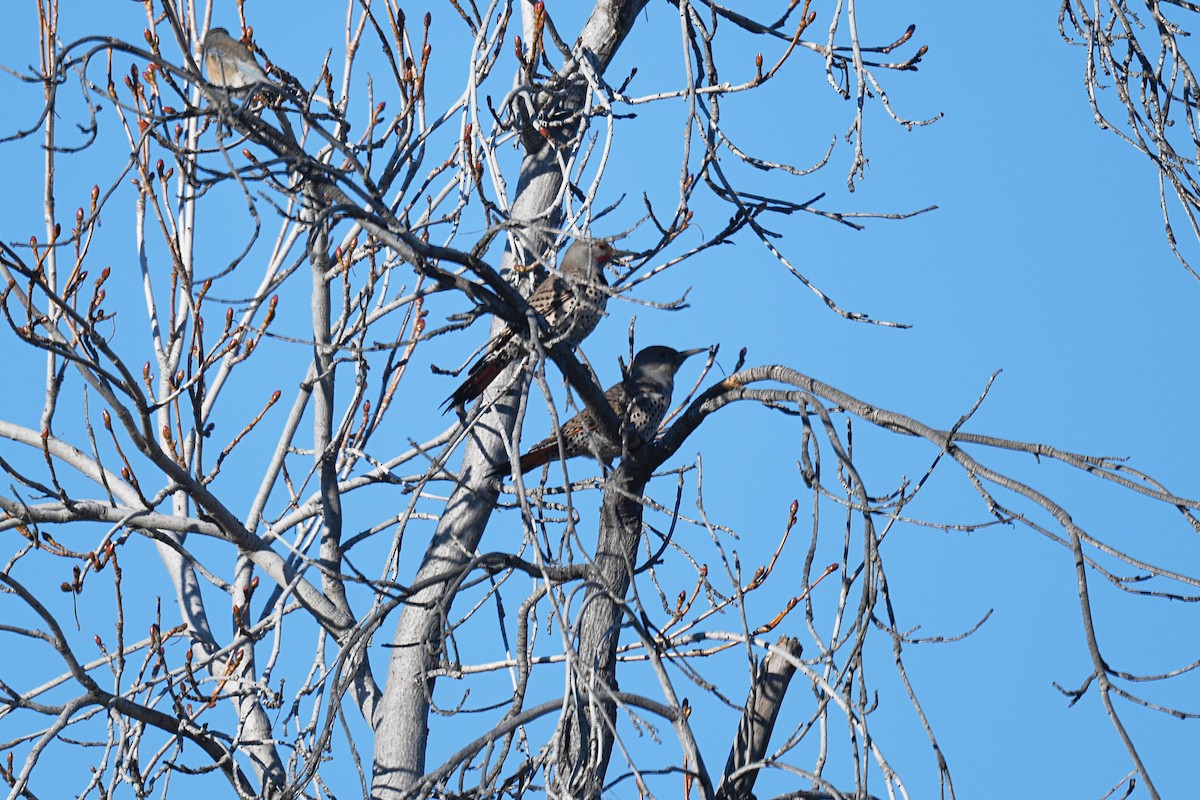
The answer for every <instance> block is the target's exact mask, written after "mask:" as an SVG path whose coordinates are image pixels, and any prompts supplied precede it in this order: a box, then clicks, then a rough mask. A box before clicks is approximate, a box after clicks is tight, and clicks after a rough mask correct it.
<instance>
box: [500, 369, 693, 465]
mask: <svg viewBox="0 0 1200 800" xmlns="http://www.w3.org/2000/svg"><path fill="white" fill-rule="evenodd" d="M705 350H706V348H703V347H700V348H697V349H695V350H684V351H682V352H680V351H678V350H672V349H671V348H670V347H663V346H661V345H654V346H652V347H647V348H644V349H642V350H640V351H638V354H637V355H636V356H634V357H633V364H631V365H630V367H629V374H628V376H627V377H626V378H625V380H623V381H621V382H620V383H618V384H616V385H615V386H613V387H611V388H610V389H609V390H608V391H607V392H605V393H604V398H605V399H606V400H607V401H608V405H609V406H610V407H611V408H612V410H613V413H614V414H616V415H617V419H619V420H621V421H622V423H623V424H624V425H625V426H627V427H629V428H631V429H632V430H633V432H635V433H636V434H637V435H638V437H640V438H641V440H642V441H643V442H650V441H653V440H654V436H655V434H657V433H658V426H659V425H660V424H661V423H662V421H663V417H665V416H666V415H667V409H668V408H670V406H671V394H672V392H674V391H675V373H676V372H678V371H679V367H680V366H682V365H683V362H684V361H686V360H687V359H688V358H689V357H691V356H694V355H696V353H703V352H704V351H705ZM562 443H563V446H564V447H565V448H566V453H565V454H564V456H563V457H564V458H574V457H575V456H585V455H596V456H599V458H600V460H601V461H604V462H605V463H612V460H613V459H614V458H617V457H618V456H619V455H621V440H620V439H616V440H615V441H614V440H613V439H612V438H610V437H609V436H608V435H607V434H606V433H605V432H604V430H603V429H602V428H601V427H600V426H599V425H598V424H597V423H596V419H595V417H593V416H592V412H591V411H589V410H588V409H586V408H585V409H584V410H583V411H580V412H579V413H578V414H576V415H575V416H573V417H571V418H570V419H569V420H567V421H566V422H564V423H563V425H562ZM633 444H634V445H635V446H636V444H637V442H633ZM558 458H559V451H558V437H557V436H547V437H546V438H545V439H543V440H542V441H540V442H538V443H537V444H535V445H534V446H533V447H531V448H530V449H529V452H527V453H525V454H524V455H522V456H521V460H520V467H521V472H522V473H526V472H529V471H530V470H531V469H537V468H538V467H540V466H542V465H543V464H548V463H549V462H551V461H554V460H556V459H558ZM511 471H512V464H511V463H510V462H508V461H505V462H504V463H503V464H500V465H498V466H497V467H496V469H495V470H493V472H492V474H493V475H504V474H507V473H509V472H511Z"/></svg>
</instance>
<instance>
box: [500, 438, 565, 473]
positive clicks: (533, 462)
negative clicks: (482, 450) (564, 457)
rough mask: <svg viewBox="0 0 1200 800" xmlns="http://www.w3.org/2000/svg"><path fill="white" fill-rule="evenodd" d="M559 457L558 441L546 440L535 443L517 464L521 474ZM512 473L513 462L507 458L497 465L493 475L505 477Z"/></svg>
mask: <svg viewBox="0 0 1200 800" xmlns="http://www.w3.org/2000/svg"><path fill="white" fill-rule="evenodd" d="M557 458H558V442H544V443H542V444H538V445H534V447H533V449H531V450H530V451H529V452H528V453H525V454H524V455H523V456H521V458H520V459H519V460H518V461H517V466H518V467H520V469H521V474H522V475H524V474H525V473H527V472H529V471H530V470H535V469H537V468H538V467H541V466H544V465H546V464H549V463H550V462H551V461H554V460H556V459H557ZM511 474H512V462H511V461H509V460H507V459H506V460H505V461H503V462H501V463H499V464H497V465H496V467H495V469H493V470H492V472H491V477H493V478H501V479H503V478H504V476H505V475H511Z"/></svg>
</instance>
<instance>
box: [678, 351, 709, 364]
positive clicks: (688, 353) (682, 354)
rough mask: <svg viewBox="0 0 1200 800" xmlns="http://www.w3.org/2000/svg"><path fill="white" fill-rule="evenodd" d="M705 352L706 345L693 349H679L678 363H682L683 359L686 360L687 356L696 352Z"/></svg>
mask: <svg viewBox="0 0 1200 800" xmlns="http://www.w3.org/2000/svg"><path fill="white" fill-rule="evenodd" d="M707 352H708V348H707V347H697V348H695V349H693V350H683V351H680V353H679V363H680V364H682V363H683V362H684V361H686V360H687V359H689V358H691V357H692V356H694V355H696V354H697V353H707Z"/></svg>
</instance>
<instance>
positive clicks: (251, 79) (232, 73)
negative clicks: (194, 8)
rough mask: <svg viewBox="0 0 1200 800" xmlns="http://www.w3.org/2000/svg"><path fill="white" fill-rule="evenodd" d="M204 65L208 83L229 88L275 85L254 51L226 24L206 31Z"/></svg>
mask: <svg viewBox="0 0 1200 800" xmlns="http://www.w3.org/2000/svg"><path fill="white" fill-rule="evenodd" d="M204 69H205V71H206V72H207V73H208V81H209V83H211V84H213V85H214V86H219V87H221V88H222V89H228V90H230V91H236V90H238V89H246V88H252V87H255V86H266V87H272V86H274V85H275V84H274V83H272V82H271V79H270V78H268V77H267V73H265V72H263V68H262V67H260V66H259V65H258V62H257V61H256V60H255V59H254V52H253V51H251V49H250V48H249V47H247V46H246V45H244V44H242V43H241V42H239V41H238V40H237V39H234V38H233V37H232V36H230V35H229V31H227V30H225V29H224V28H212V29H210V30H209V32H208V33H206V34H204Z"/></svg>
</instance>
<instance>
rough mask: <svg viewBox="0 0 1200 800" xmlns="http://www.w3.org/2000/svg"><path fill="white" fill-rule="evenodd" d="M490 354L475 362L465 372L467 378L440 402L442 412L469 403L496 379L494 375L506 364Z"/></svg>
mask: <svg viewBox="0 0 1200 800" xmlns="http://www.w3.org/2000/svg"><path fill="white" fill-rule="evenodd" d="M491 356H492V354H491V353H488V355H485V356H484V357H483V358H481V359H480V360H479V361H477V362H475V365H474V366H472V367H471V369H470V371H469V372H468V373H467V379H466V380H465V381H463V382H462V383H461V384H459V387H458V388H457V389H455V390H454V393H453V394H451V395H450V396H449V397H447V398H446V399H445V401H444V402H443V403H442V413H443V414H445V413H446V412H447V411H449V410H450V409H452V408H457V407H459V406H464V407H465V406H466V405H467V403H470V402H471V401H472V400H474V399H475V398H476V397H479V395H481V394H483V390H484V389H486V388H487V387H488V386H490V385H491V383H492V381H494V380H496V376H497V375H499V374H500V373H501V372H503V371H504V367H505V366H506V364H504V363H502V362H501V361H500V360H499V359H496V358H492V357H491Z"/></svg>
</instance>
